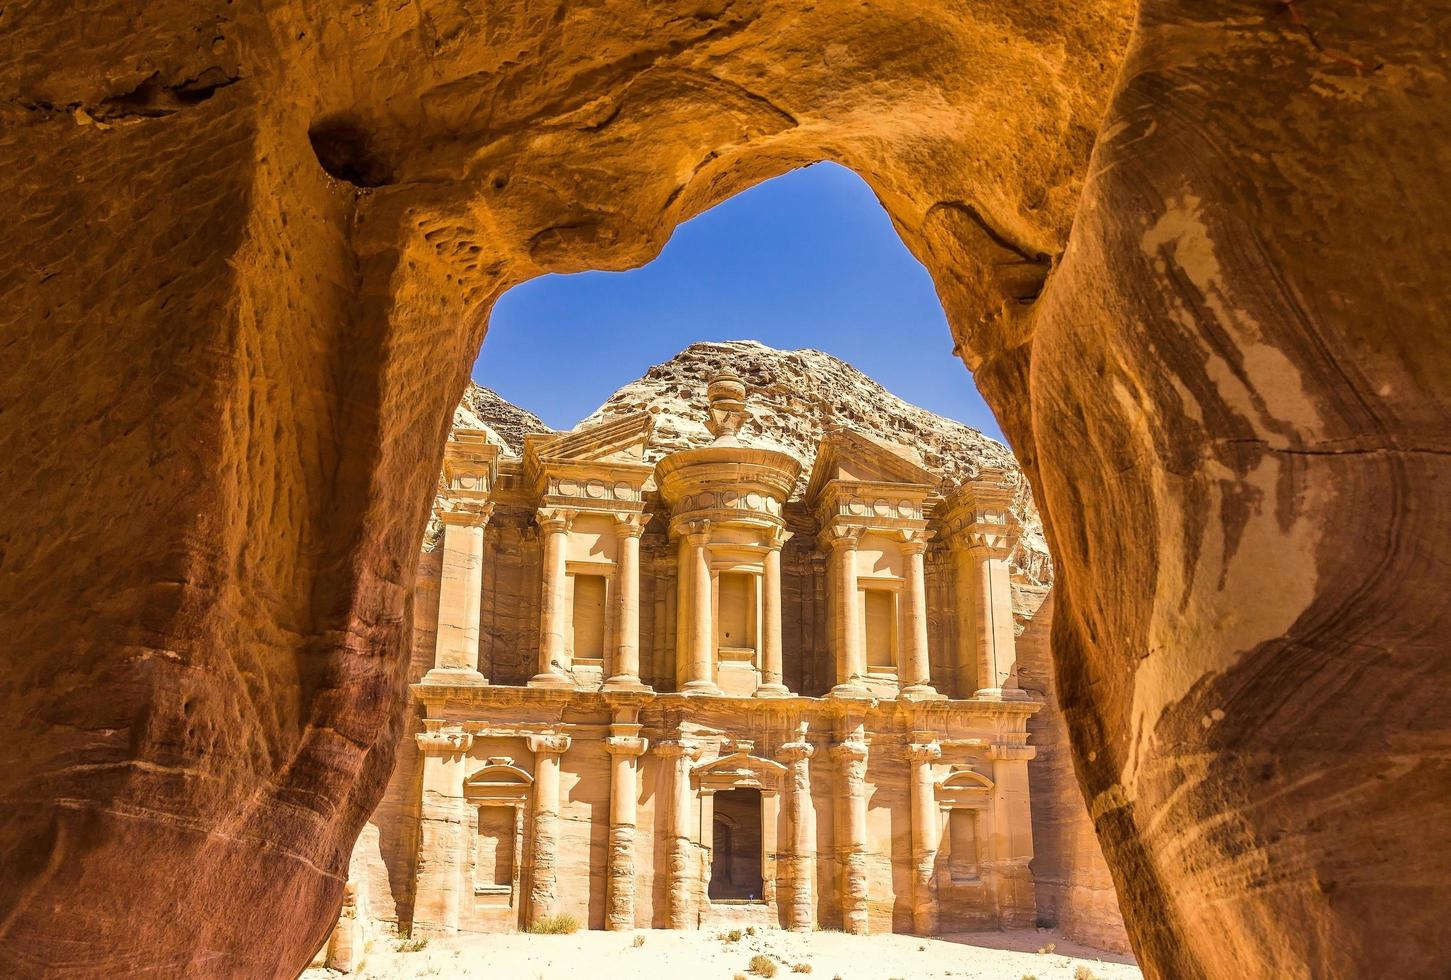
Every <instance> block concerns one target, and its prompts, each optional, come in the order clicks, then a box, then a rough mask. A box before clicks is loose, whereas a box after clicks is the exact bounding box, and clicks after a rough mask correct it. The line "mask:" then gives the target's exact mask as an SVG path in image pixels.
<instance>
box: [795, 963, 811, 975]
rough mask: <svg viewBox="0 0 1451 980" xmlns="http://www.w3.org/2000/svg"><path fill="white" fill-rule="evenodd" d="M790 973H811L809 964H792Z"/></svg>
mask: <svg viewBox="0 0 1451 980" xmlns="http://www.w3.org/2000/svg"><path fill="white" fill-rule="evenodd" d="M791 972H792V973H810V972H811V964H810V963H796V964H793V965H792V967H791Z"/></svg>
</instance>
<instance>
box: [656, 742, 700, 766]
mask: <svg viewBox="0 0 1451 980" xmlns="http://www.w3.org/2000/svg"><path fill="white" fill-rule="evenodd" d="M655 754H656V755H659V756H664V757H665V758H667V759H678V758H681V757H682V756H683V757H684V758H686V759H688V760H690V761H694V760H696V759H699V758H700V756H701V748H700V746H699V745H696V744H695V743H694V742H687V741H684V740H682V739H670V740H667V741H664V742H657V743H656V744H655Z"/></svg>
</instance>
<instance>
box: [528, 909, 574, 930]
mask: <svg viewBox="0 0 1451 980" xmlns="http://www.w3.org/2000/svg"><path fill="white" fill-rule="evenodd" d="M578 931H579V920H578V919H576V918H575V917H574V916H572V915H570V914H568V913H567V912H561V913H560V914H559V915H549V916H545V917H544V918H542V919H540V920H539V921H538V922H536V923H534V924H533V925H532V926H530V927H529V934H530V935H531V936H567V935H569V934H570V933H571V932H578Z"/></svg>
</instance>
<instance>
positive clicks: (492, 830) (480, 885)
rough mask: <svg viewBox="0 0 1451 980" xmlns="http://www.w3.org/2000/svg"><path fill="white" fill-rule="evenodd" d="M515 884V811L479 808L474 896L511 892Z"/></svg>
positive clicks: (492, 807) (504, 808)
mask: <svg viewBox="0 0 1451 980" xmlns="http://www.w3.org/2000/svg"><path fill="white" fill-rule="evenodd" d="M513 883H514V808H513V807H507V806H481V807H479V825H478V831H477V834H476V836H475V838H474V893H475V894H480V895H495V894H501V893H504V892H508V891H510V890H511V888H512V886H513Z"/></svg>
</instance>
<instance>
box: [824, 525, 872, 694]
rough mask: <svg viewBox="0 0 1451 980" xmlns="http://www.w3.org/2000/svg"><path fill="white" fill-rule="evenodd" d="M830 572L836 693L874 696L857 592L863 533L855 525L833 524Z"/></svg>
mask: <svg viewBox="0 0 1451 980" xmlns="http://www.w3.org/2000/svg"><path fill="white" fill-rule="evenodd" d="M828 534H829V538H828V540H829V543H830V547H831V556H830V558H829V561H830V574H831V580H832V584H833V586H834V588H833V590H832V599H833V603H832V605H833V610H832V623H831V637H832V646H833V648H834V652H835V654H836V686H835V687H833V688H832V689H831V694H832V695H833V696H836V697H857V698H860V697H870V695H871V692H870V691H869V690H868V689H867V686H866V683H865V682H864V680H863V679H864V678H865V677H866V673H867V665H866V654H865V651H864V650H863V648H862V623H861V611H860V609H858V603H859V602H860V599H859V597H858V596H857V578H856V546H857V540H858V539H859V538H860V536H861V535H860V533H859V532H858V531H857V530H856V529H855V528H830V529H829V530H828Z"/></svg>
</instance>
